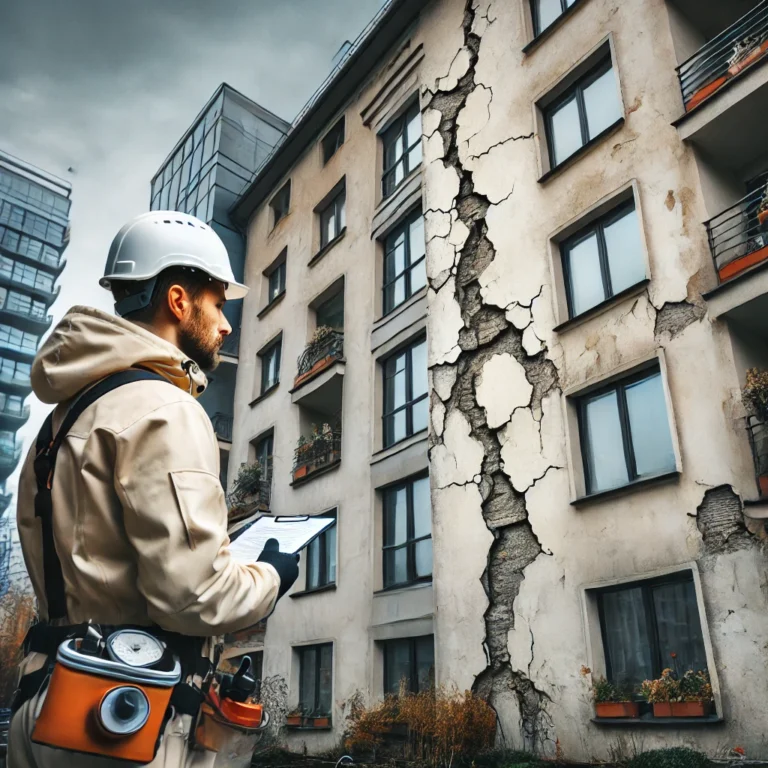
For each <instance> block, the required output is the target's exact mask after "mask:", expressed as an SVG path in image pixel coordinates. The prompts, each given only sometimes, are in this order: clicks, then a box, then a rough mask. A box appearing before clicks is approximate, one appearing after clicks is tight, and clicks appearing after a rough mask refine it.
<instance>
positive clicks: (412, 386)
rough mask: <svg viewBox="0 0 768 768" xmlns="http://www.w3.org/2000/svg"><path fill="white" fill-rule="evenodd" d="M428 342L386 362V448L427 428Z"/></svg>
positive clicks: (408, 349) (404, 351)
mask: <svg viewBox="0 0 768 768" xmlns="http://www.w3.org/2000/svg"><path fill="white" fill-rule="evenodd" d="M427 416H428V402H427V341H426V339H422V340H421V341H419V342H417V343H416V344H413V345H412V346H410V347H407V348H406V349H404V350H403V351H402V352H398V353H397V354H394V355H392V357H390V358H388V359H387V360H386V361H385V362H384V447H385V448H386V447H388V446H390V445H393V444H394V443H397V442H399V441H400V440H403V439H405V438H406V437H409V436H410V435H413V434H415V433H416V432H420V431H421V430H422V429H426V428H427Z"/></svg>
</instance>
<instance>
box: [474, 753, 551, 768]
mask: <svg viewBox="0 0 768 768" xmlns="http://www.w3.org/2000/svg"><path fill="white" fill-rule="evenodd" d="M540 763H541V761H540V760H539V758H538V757H536V756H535V755H532V754H531V753H530V752H522V751H520V750H510V749H494V750H491V751H488V752H483V753H481V754H479V755H477V756H475V757H473V759H472V768H517V767H520V768H523V766H524V768H536V766H538V765H540Z"/></svg>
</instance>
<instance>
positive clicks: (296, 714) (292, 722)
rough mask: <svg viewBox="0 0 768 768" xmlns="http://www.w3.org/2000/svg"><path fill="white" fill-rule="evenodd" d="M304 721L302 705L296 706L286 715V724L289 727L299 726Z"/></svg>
mask: <svg viewBox="0 0 768 768" xmlns="http://www.w3.org/2000/svg"><path fill="white" fill-rule="evenodd" d="M303 723H304V711H303V710H302V708H301V707H296V708H295V709H292V710H291V711H290V712H289V713H288V714H287V715H286V716H285V724H286V725H287V726H288V727H289V728H298V727H300V726H301V725H303Z"/></svg>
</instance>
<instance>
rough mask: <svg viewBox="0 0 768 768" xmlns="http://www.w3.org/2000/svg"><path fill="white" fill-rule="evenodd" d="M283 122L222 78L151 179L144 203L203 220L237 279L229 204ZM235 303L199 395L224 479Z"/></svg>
mask: <svg viewBox="0 0 768 768" xmlns="http://www.w3.org/2000/svg"><path fill="white" fill-rule="evenodd" d="M289 128H290V123H286V122H285V121H284V120H281V119H280V118H279V117H277V116H276V115H273V114H272V113H271V112H269V111H267V110H266V109H264V108H262V107H260V106H259V105H258V104H256V103H255V102H253V101H251V100H250V99H247V98H246V97H245V96H243V95H242V94H241V93H238V92H237V91H236V90H234V88H231V87H230V86H228V85H227V84H226V83H223V84H222V85H221V86H219V88H218V89H217V90H216V93H214V94H213V96H212V97H211V99H210V101H209V102H208V103H207V104H206V105H205V107H203V109H202V111H201V112H200V114H199V115H198V116H197V118H196V119H195V121H194V123H193V124H192V126H191V127H190V128H189V130H188V131H187V132H186V133H185V134H184V136H182V138H181V139H180V140H179V142H178V143H177V144H176V146H175V147H174V148H173V151H172V152H171V153H170V155H169V156H168V157H167V158H166V160H165V162H164V163H163V165H162V167H161V168H160V170H159V171H158V172H157V173H156V174H155V177H154V178H153V179H152V191H151V203H150V208H151V209H152V210H153V211H157V210H174V211H182V212H184V213H189V214H192V215H193V216H197V217H198V218H199V219H202V220H203V221H205V222H206V223H207V224H209V225H210V226H211V227H212V228H213V229H214V230H215V231H216V232H217V233H218V234H219V236H220V237H221V239H222V240H223V241H224V243H225V245H226V246H227V251H228V252H229V259H230V262H231V263H232V269H233V271H234V273H235V278H236V279H237V280H240V281H241V280H242V279H243V270H244V264H245V239H244V237H243V235H242V234H241V233H240V232H239V231H238V230H237V229H236V228H235V226H234V224H233V223H232V221H231V220H230V218H229V208H230V207H231V205H232V204H233V203H234V202H235V200H236V199H237V197H238V196H239V195H240V193H241V192H242V190H243V188H244V187H245V186H246V184H247V183H248V182H249V181H250V180H251V177H252V175H253V173H254V171H255V170H256V169H257V168H258V167H259V166H260V165H261V164H262V163H263V161H264V160H265V159H266V157H267V155H269V153H270V152H271V151H272V148H273V147H274V146H275V144H276V143H277V142H278V141H280V140H281V139H282V138H283V136H284V135H285V134H286V132H287V131H288V129H289ZM241 306H242V302H239V301H238V302H232V303H231V304H228V305H227V306H226V308H225V314H226V315H227V318H228V320H229V322H230V323H231V324H232V335H231V336H230V337H229V338H228V339H227V342H226V343H225V345H224V347H223V348H222V359H223V361H224V362H223V363H222V364H221V365H220V366H219V367H218V368H217V369H216V371H215V372H214V373H213V375H212V376H211V377H210V379H211V383H210V386H209V387H208V389H207V390H206V392H205V393H204V394H203V395H202V397H201V398H200V403H201V404H202V405H203V407H204V408H205V410H206V411H207V413H208V415H209V416H210V417H211V419H212V421H213V425H214V428H215V430H216V434H217V436H218V438H219V446H220V449H221V458H222V462H221V467H222V470H221V474H222V480H223V482H224V484H225V485H226V476H227V464H228V457H229V446H230V444H231V441H232V413H233V402H234V394H235V374H236V369H235V366H236V365H237V352H238V345H239V341H240V315H241Z"/></svg>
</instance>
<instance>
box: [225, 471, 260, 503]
mask: <svg viewBox="0 0 768 768" xmlns="http://www.w3.org/2000/svg"><path fill="white" fill-rule="evenodd" d="M260 482H261V464H259V462H258V461H254V462H252V463H250V464H241V465H240V469H239V470H238V472H237V477H236V478H235V482H234V484H233V485H232V491H231V492H230V494H229V496H228V497H227V500H228V501H229V506H230V507H239V506H240V505H242V504H243V503H244V501H245V499H246V498H247V497H248V496H249V495H250V494H251V493H252V492H253V491H254V490H256V489H257V488H258V487H259V483H260Z"/></svg>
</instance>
